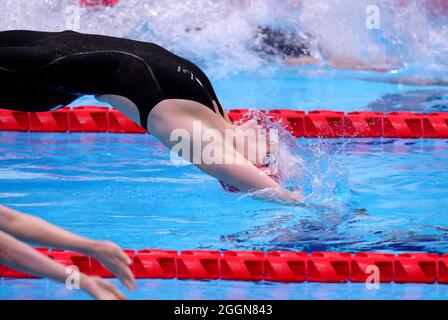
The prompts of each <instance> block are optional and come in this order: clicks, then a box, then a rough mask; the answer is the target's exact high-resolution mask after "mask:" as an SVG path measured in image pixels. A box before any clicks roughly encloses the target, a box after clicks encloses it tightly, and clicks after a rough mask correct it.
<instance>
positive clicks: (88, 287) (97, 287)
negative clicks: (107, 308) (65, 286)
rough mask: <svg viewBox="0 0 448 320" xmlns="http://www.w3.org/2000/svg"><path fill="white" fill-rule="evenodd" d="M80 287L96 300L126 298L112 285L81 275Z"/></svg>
mask: <svg viewBox="0 0 448 320" xmlns="http://www.w3.org/2000/svg"><path fill="white" fill-rule="evenodd" d="M80 286H81V289H83V290H85V291H87V292H88V293H89V294H90V295H91V296H92V297H94V298H95V299H97V300H126V297H125V296H124V295H123V294H122V293H121V292H120V291H119V290H118V289H117V288H116V287H115V286H114V285H113V284H112V283H110V282H109V281H106V280H104V279H101V278H99V277H90V276H86V275H84V274H83V275H81V281H80Z"/></svg>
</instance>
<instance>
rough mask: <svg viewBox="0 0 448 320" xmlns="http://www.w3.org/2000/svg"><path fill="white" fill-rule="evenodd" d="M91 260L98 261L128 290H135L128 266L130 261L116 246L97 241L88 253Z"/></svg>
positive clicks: (132, 276) (107, 242)
mask: <svg viewBox="0 0 448 320" xmlns="http://www.w3.org/2000/svg"><path fill="white" fill-rule="evenodd" d="M89 255H90V256H91V257H92V258H95V259H97V260H98V261H100V262H101V263H102V264H103V265H104V266H105V267H106V268H107V269H108V270H109V271H110V272H112V273H113V274H115V275H116V276H117V278H118V279H120V281H121V282H122V283H123V284H124V286H125V287H126V288H128V289H129V290H135V278H134V275H133V273H132V272H131V269H130V268H129V266H130V265H131V263H132V261H131V258H129V256H128V255H127V254H126V253H124V252H123V250H121V248H120V247H118V246H117V245H116V244H114V243H112V242H109V241H98V242H96V243H95V245H94V246H92V252H90V253H89Z"/></svg>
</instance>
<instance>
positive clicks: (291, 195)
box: [252, 188, 305, 206]
mask: <svg viewBox="0 0 448 320" xmlns="http://www.w3.org/2000/svg"><path fill="white" fill-rule="evenodd" d="M252 197H253V198H254V199H258V200H264V201H269V202H272V203H278V204H286V205H290V206H304V203H303V201H304V200H305V198H304V197H303V194H302V192H301V191H299V190H297V191H289V190H285V189H282V188H273V189H264V190H260V191H256V192H254V193H253V194H252Z"/></svg>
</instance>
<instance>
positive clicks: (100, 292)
mask: <svg viewBox="0 0 448 320" xmlns="http://www.w3.org/2000/svg"><path fill="white" fill-rule="evenodd" d="M0 262H1V263H4V264H7V265H8V266H11V267H12V268H15V269H18V270H20V271H23V272H27V273H31V274H33V275H36V276H39V277H44V278H49V279H52V280H56V281H58V282H61V283H65V281H66V278H67V273H66V266H64V265H62V264H60V263H58V262H56V261H54V260H52V259H50V258H48V257H46V256H44V255H42V254H41V253H39V252H37V251H36V250H34V249H32V248H31V247H30V246H28V245H26V244H25V243H23V242H20V241H18V240H16V239H14V238H13V237H12V236H10V235H8V234H6V233H4V232H1V231H0ZM79 288H80V289H82V290H85V291H87V292H88V293H89V294H90V295H92V296H93V297H94V298H96V299H101V300H118V299H119V300H124V299H126V298H125V296H124V295H123V294H122V293H121V292H120V291H119V290H118V289H117V288H115V286H114V285H113V284H111V283H109V282H107V281H106V280H103V279H101V278H97V277H90V276H87V275H85V274H82V273H80V274H79Z"/></svg>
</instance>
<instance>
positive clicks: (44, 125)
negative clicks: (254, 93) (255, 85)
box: [0, 106, 448, 138]
mask: <svg viewBox="0 0 448 320" xmlns="http://www.w3.org/2000/svg"><path fill="white" fill-rule="evenodd" d="M247 111H248V110H246V109H237V110H231V111H230V112H229V117H230V118H231V120H233V121H238V120H240V119H242V118H243V115H244V114H245V113H246V112H247ZM262 112H264V113H266V114H267V115H268V116H269V117H270V118H271V119H272V120H273V121H278V122H280V123H281V124H282V125H283V126H284V127H285V128H287V129H288V130H289V131H290V132H291V133H292V134H293V135H294V136H295V137H305V138H380V137H384V138H448V112H438V113H429V114H421V113H413V112H390V113H382V112H370V111H359V112H349V113H344V112H339V111H328V110H319V111H309V112H304V111H295V110H270V111H262ZM0 131H24V132H109V133H147V132H146V131H145V130H144V129H142V128H141V127H140V126H138V125H137V124H135V123H134V122H133V121H132V120H130V119H129V118H127V117H126V116H125V115H123V114H122V113H120V112H119V111H118V110H115V109H110V108H107V107H96V106H85V107H77V108H62V109H59V110H56V111H52V112H35V113H32V112H30V113H28V112H18V111H9V110H2V109H0Z"/></svg>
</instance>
